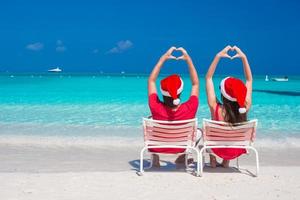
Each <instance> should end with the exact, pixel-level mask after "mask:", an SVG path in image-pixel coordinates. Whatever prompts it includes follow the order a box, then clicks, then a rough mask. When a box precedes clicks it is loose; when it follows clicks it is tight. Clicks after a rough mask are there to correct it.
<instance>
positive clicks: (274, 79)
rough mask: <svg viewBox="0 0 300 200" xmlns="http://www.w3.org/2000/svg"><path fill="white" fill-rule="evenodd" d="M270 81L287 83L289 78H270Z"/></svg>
mask: <svg viewBox="0 0 300 200" xmlns="http://www.w3.org/2000/svg"><path fill="white" fill-rule="evenodd" d="M272 81H278V82H286V81H289V78H288V77H287V76H285V77H283V78H272Z"/></svg>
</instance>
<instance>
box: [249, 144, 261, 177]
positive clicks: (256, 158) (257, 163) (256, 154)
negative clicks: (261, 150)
mask: <svg viewBox="0 0 300 200" xmlns="http://www.w3.org/2000/svg"><path fill="white" fill-rule="evenodd" d="M249 149H252V150H253V151H254V153H255V160H256V174H255V176H256V177H257V176H258V173H259V159H258V152H257V150H256V149H255V148H254V147H249Z"/></svg>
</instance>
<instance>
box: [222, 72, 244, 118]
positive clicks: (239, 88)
mask: <svg viewBox="0 0 300 200" xmlns="http://www.w3.org/2000/svg"><path fill="white" fill-rule="evenodd" d="M220 89H221V93H222V95H223V96H224V97H225V98H226V99H228V100H229V101H234V102H237V103H238V104H239V107H240V108H239V113H241V114H242V113H246V111H247V110H246V108H245V101H246V95H247V88H246V86H245V84H244V83H243V81H241V80H240V79H237V78H233V77H227V78H224V79H223V80H222V81H221V85H220Z"/></svg>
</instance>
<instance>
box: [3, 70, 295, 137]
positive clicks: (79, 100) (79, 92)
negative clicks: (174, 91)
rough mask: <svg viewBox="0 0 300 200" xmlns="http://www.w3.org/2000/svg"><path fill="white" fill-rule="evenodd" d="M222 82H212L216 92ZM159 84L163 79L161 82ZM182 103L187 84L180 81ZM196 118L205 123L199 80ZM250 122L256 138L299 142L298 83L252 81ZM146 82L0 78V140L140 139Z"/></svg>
mask: <svg viewBox="0 0 300 200" xmlns="http://www.w3.org/2000/svg"><path fill="white" fill-rule="evenodd" d="M224 77H225V75H224V76H217V77H216V78H215V80H214V81H215V86H216V91H218V84H219V82H220V80H221V78H224ZM160 78H162V77H160ZM183 80H184V82H185V88H184V92H183V96H182V98H183V99H182V100H183V101H185V100H187V98H188V96H189V92H190V81H189V77H188V76H184V77H183ZM200 84H201V89H200V107H199V109H198V113H197V117H198V119H199V126H201V123H200V121H201V119H202V118H209V117H210V113H209V109H208V107H207V103H206V96H205V89H204V78H203V76H200ZM253 89H254V92H253V106H252V109H251V111H250V114H249V118H257V119H258V120H259V127H258V133H257V134H258V137H261V138H269V139H274V140H276V139H278V138H281V139H282V138H290V137H292V138H295V137H297V138H298V137H299V138H300V77H289V81H288V82H273V81H269V82H266V81H265V80H264V77H262V76H254V86H253ZM149 114H150V112H149V109H148V104H147V76H146V75H137V74H123V75H116V74H66V73H63V74H36V73H30V74H9V73H4V74H0V135H1V136H2V137H4V136H56V137H60V136H62V137H63V136H71V137H77V136H89V137H94V136H96V137H101V136H105V137H112V136H115V137H121V138H124V137H126V138H142V132H141V119H142V117H145V116H149Z"/></svg>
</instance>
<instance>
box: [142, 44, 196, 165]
mask: <svg viewBox="0 0 300 200" xmlns="http://www.w3.org/2000/svg"><path fill="white" fill-rule="evenodd" d="M175 50H176V51H181V52H182V56H180V57H178V58H176V57H174V56H173V55H172V52H173V51H175ZM169 59H175V60H185V61H186V62H187V64H188V68H189V73H190V78H191V81H192V90H191V95H190V98H189V100H188V101H187V102H185V103H182V104H181V103H180V94H181V93H182V91H183V81H182V79H181V78H180V76H178V75H176V74H174V75H171V76H168V77H166V78H164V79H163V80H161V82H160V89H161V92H162V95H163V101H160V100H159V98H158V95H157V90H156V79H157V76H158V74H159V72H160V69H161V67H162V66H163V64H164V62H165V61H167V60H169ZM198 96H199V80H198V75H197V71H196V69H195V66H194V64H193V62H192V59H191V57H190V56H189V55H188V53H187V52H186V50H185V49H183V48H182V47H180V48H176V47H171V48H170V49H169V50H168V51H167V52H166V53H165V54H164V55H163V56H162V57H161V58H160V59H159V61H158V63H157V64H156V65H155V67H154V69H153V70H152V72H151V74H150V76H149V79H148V100H149V108H150V110H151V113H152V118H153V119H156V120H169V121H174V120H187V119H193V118H195V115H196V112H197V108H198ZM183 151H184V149H174V148H172V149H160V148H156V149H151V152H157V153H171V154H176V153H182V152H183ZM184 159H185V156H184V155H182V156H179V157H178V158H177V159H176V161H175V162H176V163H183V162H184ZM153 166H154V167H160V164H159V156H158V155H157V154H154V155H153Z"/></svg>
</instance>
